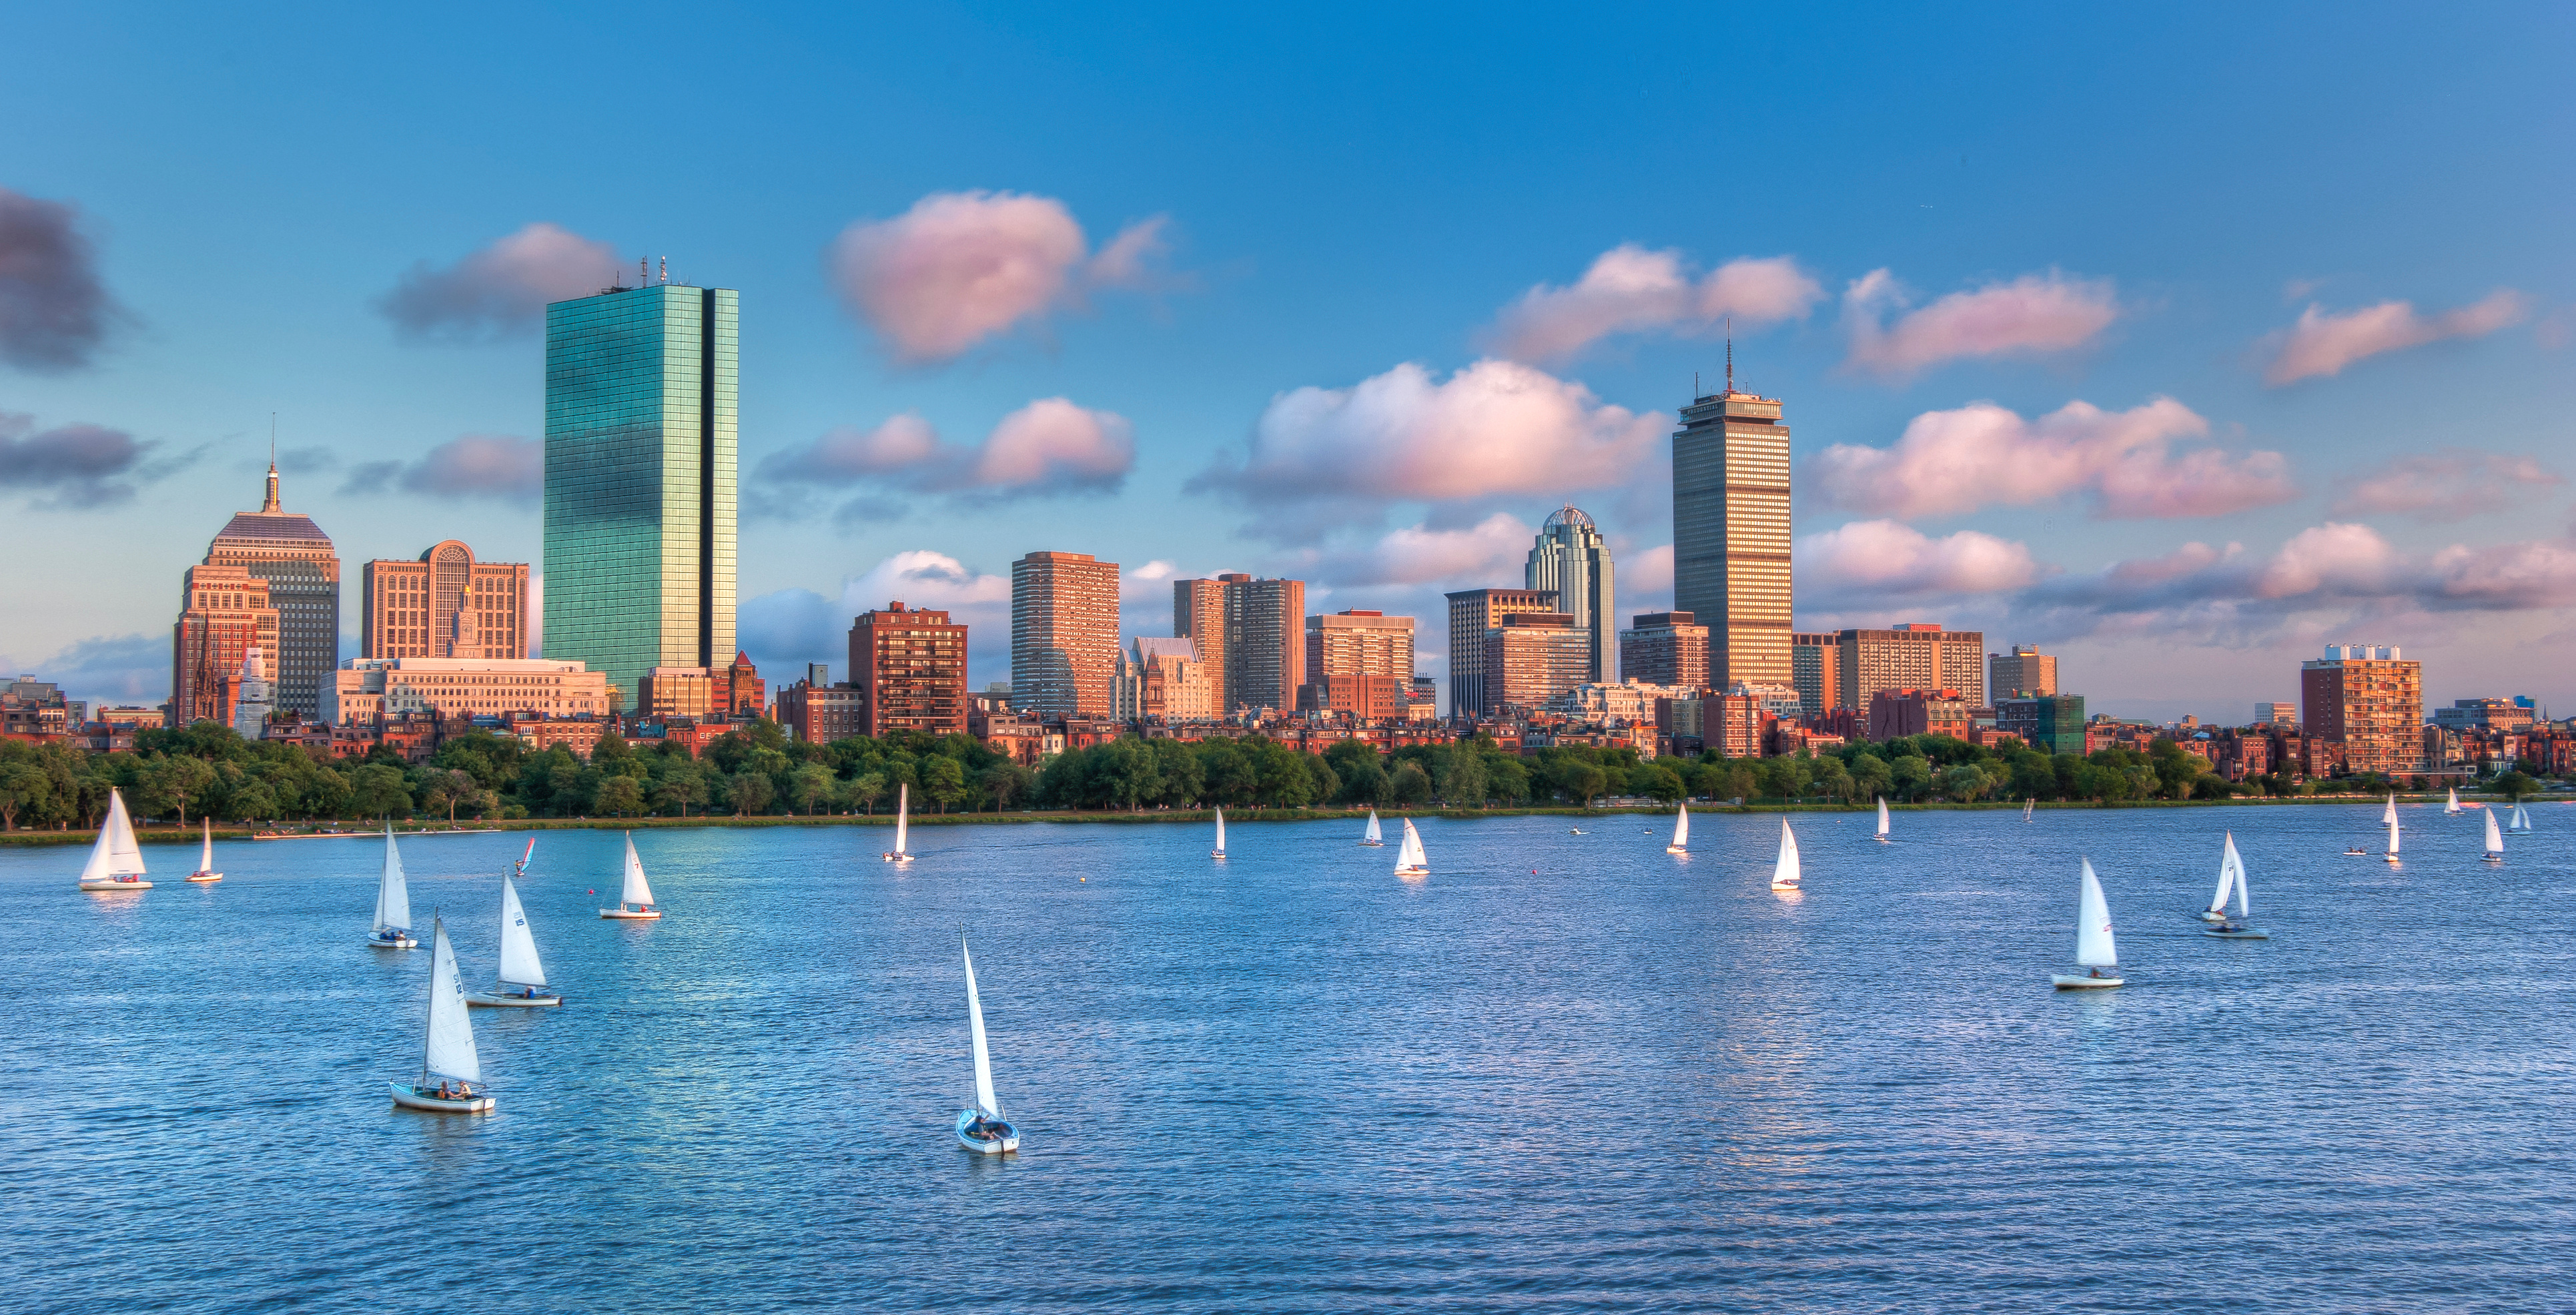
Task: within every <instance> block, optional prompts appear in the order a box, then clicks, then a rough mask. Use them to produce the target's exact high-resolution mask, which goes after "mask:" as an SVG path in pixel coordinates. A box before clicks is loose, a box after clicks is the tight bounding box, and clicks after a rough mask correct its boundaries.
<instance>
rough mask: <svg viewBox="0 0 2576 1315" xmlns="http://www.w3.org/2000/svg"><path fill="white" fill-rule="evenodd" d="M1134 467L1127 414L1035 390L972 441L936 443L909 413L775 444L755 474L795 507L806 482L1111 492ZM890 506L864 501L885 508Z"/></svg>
mask: <svg viewBox="0 0 2576 1315" xmlns="http://www.w3.org/2000/svg"><path fill="white" fill-rule="evenodd" d="M1135 466H1136V439H1135V428H1134V426H1132V425H1130V424H1129V423H1128V421H1127V419H1126V417H1124V416H1121V415H1118V414H1116V413H1115V412H1110V411H1094V410H1090V409H1088V408H1085V407H1081V406H1077V405H1075V404H1074V403H1073V402H1071V401H1069V400H1067V399H1065V398H1061V397H1046V398H1040V399H1039V400H1037V401H1034V402H1031V403H1029V404H1028V405H1026V406H1024V407H1021V408H1020V409H1019V410H1016V411H1013V412H1012V413H1010V414H1009V415H1006V416H1004V417H1002V419H1001V422H1000V423H999V424H996V425H995V426H993V431H992V432H991V433H990V434H988V435H986V436H985V438H984V441H983V442H982V443H981V444H978V445H976V446H973V447H960V446H954V445H951V444H948V443H945V442H943V441H941V439H940V437H939V431H938V430H937V429H935V428H933V427H932V426H931V424H930V422H929V421H927V420H925V419H923V418H921V417H920V416H919V415H917V414H914V413H911V412H906V413H904V414H902V415H898V416H893V417H890V418H888V419H887V420H886V421H885V422H884V423H883V424H880V425H878V426H877V427H876V428H874V429H852V428H847V427H844V428H839V429H834V430H832V431H831V432H829V433H826V434H824V435H823V436H822V437H821V438H818V439H816V440H814V441H813V442H812V443H809V444H807V445H805V446H804V447H801V448H791V449H789V450H787V451H784V452H773V453H771V454H770V455H769V456H767V457H764V458H762V459H761V462H760V465H759V466H758V467H757V468H756V469H755V471H754V473H753V478H754V481H755V482H756V483H758V484H760V485H762V486H764V492H765V493H766V494H767V495H768V496H769V503H768V505H771V506H773V507H774V508H775V509H776V510H777V511H779V512H782V513H786V514H794V512H795V511H797V510H799V509H800V508H801V507H803V506H805V505H808V504H805V503H804V502H803V501H802V500H801V498H799V497H798V496H797V495H798V494H800V493H801V492H802V491H803V490H806V489H809V488H814V487H823V488H849V487H851V486H854V485H861V484H869V483H874V484H877V485H880V486H882V487H883V488H884V489H885V490H886V491H888V492H911V493H954V494H960V495H967V496H983V497H1002V498H1020V497H1042V496H1048V495H1052V494H1060V493H1100V492H1110V491H1114V490H1116V489H1117V488H1118V487H1119V486H1120V485H1121V484H1123V483H1124V482H1125V481H1126V478H1127V474H1128V472H1129V471H1132V470H1134V469H1135ZM892 510H894V508H892V507H873V506H872V507H871V508H870V512H871V514H879V515H881V514H884V513H886V512H889V511H892Z"/></svg>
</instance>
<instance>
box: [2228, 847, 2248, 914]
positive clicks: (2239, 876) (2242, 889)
mask: <svg viewBox="0 0 2576 1315" xmlns="http://www.w3.org/2000/svg"><path fill="white" fill-rule="evenodd" d="M2227 857H2228V859H2229V860H2230V861H2232V862H2233V863H2234V864H2235V866H2236V918H2237V921H2239V922H2242V921H2244V920H2245V919H2247V918H2250V917H2253V916H2254V891H2253V889H2252V880H2251V874H2249V873H2248V872H2246V870H2245V859H2244V857H2243V856H2242V855H2240V854H2238V853H2237V852H2236V837H2235V836H2233V835H2230V836H2228V837H2227Z"/></svg>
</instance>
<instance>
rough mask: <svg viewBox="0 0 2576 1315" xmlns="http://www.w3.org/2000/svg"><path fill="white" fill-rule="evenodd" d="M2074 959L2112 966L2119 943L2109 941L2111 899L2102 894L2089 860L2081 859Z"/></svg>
mask: <svg viewBox="0 0 2576 1315" xmlns="http://www.w3.org/2000/svg"><path fill="white" fill-rule="evenodd" d="M2075 962H2077V963H2079V964H2082V965H2084V966H2085V967H2087V968H2115V967H2118V966H2119V963H2120V950H2119V947H2118V946H2116V945H2114V944H2112V942H2111V902H2110V901H2109V900H2106V899H2104V898H2102V881H2101V879H2100V878H2098V877H2096V876H2094V875H2093V860H2091V859H2089V858H2088V859H2086V860H2084V891H2083V894H2082V895H2081V896H2080V897H2079V898H2078V899H2077V901H2076V908H2075Z"/></svg>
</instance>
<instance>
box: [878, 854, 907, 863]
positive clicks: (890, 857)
mask: <svg viewBox="0 0 2576 1315" xmlns="http://www.w3.org/2000/svg"><path fill="white" fill-rule="evenodd" d="M878 857H880V858H882V859H884V860H885V861H886V862H888V863H909V862H911V861H912V855H910V854H880V855H878Z"/></svg>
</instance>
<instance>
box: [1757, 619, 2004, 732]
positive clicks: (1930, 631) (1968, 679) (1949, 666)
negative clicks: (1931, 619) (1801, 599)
mask: <svg viewBox="0 0 2576 1315" xmlns="http://www.w3.org/2000/svg"><path fill="white" fill-rule="evenodd" d="M1835 641H1836V645H1835V647H1836V652H1835V659H1836V661H1835V666H1836V668H1837V670H1836V672H1835V683H1836V685H1837V686H1838V687H1839V688H1838V689H1837V690H1836V693H1837V694H1838V695H1839V697H1840V698H1841V700H1842V701H1841V703H1840V704H1839V706H1841V707H1846V708H1851V709H1854V710H1856V711H1861V712H1866V711H1868V710H1869V706H1870V698H1871V696H1873V695H1875V694H1877V693H1878V692H1879V691H1880V690H1908V689H1935V690H1937V689H1947V690H1956V691H1958V693H1959V696H1960V697H1961V698H1964V699H1966V700H1967V701H1968V706H1969V707H1972V708H1982V707H1984V706H1986V636H1985V633H1984V632H1983V631H1978V630H1944V629H1942V628H1941V627H1940V626H1938V625H1936V624H1932V623H1928V622H1908V623H1906V624H1904V625H1900V626H1897V627H1895V628H1893V629H1889V630H1844V631H1839V632H1837V633H1836V635H1835ZM1801 692H1802V693H1803V691H1801Z"/></svg>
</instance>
